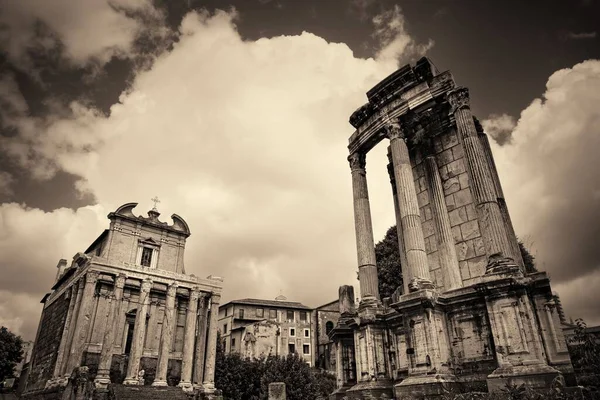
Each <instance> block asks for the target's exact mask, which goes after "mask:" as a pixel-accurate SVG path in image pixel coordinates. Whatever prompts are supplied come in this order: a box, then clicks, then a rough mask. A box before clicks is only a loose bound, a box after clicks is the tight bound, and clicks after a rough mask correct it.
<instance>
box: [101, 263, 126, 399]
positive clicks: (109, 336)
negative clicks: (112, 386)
mask: <svg viewBox="0 0 600 400" xmlns="http://www.w3.org/2000/svg"><path fill="white" fill-rule="evenodd" d="M125 279H126V276H125V274H119V275H118V276H117V277H116V278H115V285H114V287H113V292H112V295H111V297H110V302H111V304H110V305H109V307H110V309H109V310H108V318H107V321H108V324H107V326H106V329H105V331H104V338H103V339H102V350H101V352H100V362H99V363H98V373H97V374H96V379H94V384H95V385H96V387H97V388H106V387H108V384H109V383H110V365H111V362H112V356H113V349H114V342H115V334H116V332H117V330H118V328H119V325H118V323H119V318H118V314H119V309H120V308H121V301H122V299H123V288H124V287H125Z"/></svg>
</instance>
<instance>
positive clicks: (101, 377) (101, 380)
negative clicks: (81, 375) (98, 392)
mask: <svg viewBox="0 0 600 400" xmlns="http://www.w3.org/2000/svg"><path fill="white" fill-rule="evenodd" d="M108 385H110V375H108V373H107V372H100V371H98V374H97V375H96V379H94V386H96V389H107V388H108Z"/></svg>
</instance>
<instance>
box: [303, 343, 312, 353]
mask: <svg viewBox="0 0 600 400" xmlns="http://www.w3.org/2000/svg"><path fill="white" fill-rule="evenodd" d="M302 354H310V344H304V345H302Z"/></svg>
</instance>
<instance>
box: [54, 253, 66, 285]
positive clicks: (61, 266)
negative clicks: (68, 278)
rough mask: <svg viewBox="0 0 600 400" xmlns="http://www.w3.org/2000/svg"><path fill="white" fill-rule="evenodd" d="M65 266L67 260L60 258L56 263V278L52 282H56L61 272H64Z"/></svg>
mask: <svg viewBox="0 0 600 400" xmlns="http://www.w3.org/2000/svg"><path fill="white" fill-rule="evenodd" d="M66 266H67V260H65V259H64V258H61V259H60V260H59V261H58V264H57V265H56V269H57V271H56V280H55V281H54V283H56V282H58V279H59V278H60V277H61V275H62V274H63V272H65V268H66Z"/></svg>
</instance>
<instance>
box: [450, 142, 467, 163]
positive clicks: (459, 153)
mask: <svg viewBox="0 0 600 400" xmlns="http://www.w3.org/2000/svg"><path fill="white" fill-rule="evenodd" d="M452 156H453V157H454V159H455V160H460V159H461V158H463V157H464V156H465V150H464V149H463V147H462V145H460V144H457V145H456V146H454V147H452Z"/></svg>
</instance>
